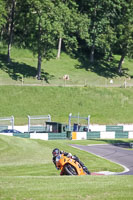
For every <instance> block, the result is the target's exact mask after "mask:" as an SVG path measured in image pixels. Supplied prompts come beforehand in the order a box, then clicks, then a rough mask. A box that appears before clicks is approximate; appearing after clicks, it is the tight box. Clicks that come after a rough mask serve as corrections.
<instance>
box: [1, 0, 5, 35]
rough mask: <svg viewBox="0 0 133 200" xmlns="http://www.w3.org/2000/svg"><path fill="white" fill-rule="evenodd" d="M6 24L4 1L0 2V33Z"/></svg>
mask: <svg viewBox="0 0 133 200" xmlns="http://www.w3.org/2000/svg"><path fill="white" fill-rule="evenodd" d="M5 23H6V8H5V2H4V0H0V31H1V30H2V27H3V26H4V24H5Z"/></svg>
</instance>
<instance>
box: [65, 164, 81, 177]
mask: <svg viewBox="0 0 133 200" xmlns="http://www.w3.org/2000/svg"><path fill="white" fill-rule="evenodd" d="M64 169H65V171H66V175H72V176H73V175H78V173H77V171H76V169H75V167H73V166H72V165H70V164H66V165H65V166H64Z"/></svg>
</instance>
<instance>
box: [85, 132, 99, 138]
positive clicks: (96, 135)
mask: <svg viewBox="0 0 133 200" xmlns="http://www.w3.org/2000/svg"><path fill="white" fill-rule="evenodd" d="M93 138H100V131H94V132H87V139H93Z"/></svg>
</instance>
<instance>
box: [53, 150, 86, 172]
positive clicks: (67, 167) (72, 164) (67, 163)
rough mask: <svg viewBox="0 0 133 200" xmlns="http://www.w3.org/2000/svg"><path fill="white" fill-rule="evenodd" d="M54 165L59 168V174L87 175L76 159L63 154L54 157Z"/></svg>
mask: <svg viewBox="0 0 133 200" xmlns="http://www.w3.org/2000/svg"><path fill="white" fill-rule="evenodd" d="M56 167H57V169H60V170H61V173H60V175H78V176H81V175H88V174H87V173H86V172H85V171H84V170H83V168H82V166H81V165H80V164H79V163H78V162H77V161H76V160H74V159H73V158H71V157H67V156H64V155H63V154H61V155H59V156H57V157H56Z"/></svg>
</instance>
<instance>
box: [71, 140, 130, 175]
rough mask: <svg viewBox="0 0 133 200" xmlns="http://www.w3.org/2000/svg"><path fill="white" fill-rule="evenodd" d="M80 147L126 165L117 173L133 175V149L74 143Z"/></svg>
mask: <svg viewBox="0 0 133 200" xmlns="http://www.w3.org/2000/svg"><path fill="white" fill-rule="evenodd" d="M72 146H73V147H76V148H78V149H81V150H84V151H87V152H90V153H92V154H95V155H98V156H100V157H103V158H105V159H107V160H110V161H113V162H115V163H118V164H120V165H123V166H124V167H125V171H124V172H122V173H115V174H116V175H133V151H132V150H127V149H124V148H120V147H116V146H113V145H110V144H109V145H108V144H107V145H88V146H83V145H72Z"/></svg>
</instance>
